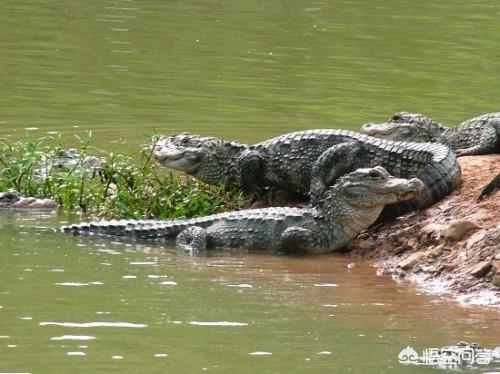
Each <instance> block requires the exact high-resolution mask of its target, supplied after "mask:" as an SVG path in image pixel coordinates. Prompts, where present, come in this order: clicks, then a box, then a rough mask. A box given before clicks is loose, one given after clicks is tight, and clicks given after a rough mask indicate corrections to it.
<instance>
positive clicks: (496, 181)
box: [477, 173, 500, 201]
mask: <svg viewBox="0 0 500 374" xmlns="http://www.w3.org/2000/svg"><path fill="white" fill-rule="evenodd" d="M497 188H500V173H499V174H498V175H497V176H496V177H495V178H493V180H492V181H491V182H490V183H488V184H487V185H486V186H485V187H484V188H483V189H482V191H481V193H480V194H479V197H478V198H477V200H478V201H479V200H481V199H482V198H484V197H485V196H487V195H489V194H490V193H492V192H493V191H494V190H496V189H497Z"/></svg>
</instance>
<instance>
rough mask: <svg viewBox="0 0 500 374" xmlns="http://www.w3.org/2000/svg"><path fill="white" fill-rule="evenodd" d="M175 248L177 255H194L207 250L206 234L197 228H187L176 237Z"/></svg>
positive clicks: (203, 230) (200, 228)
mask: <svg viewBox="0 0 500 374" xmlns="http://www.w3.org/2000/svg"><path fill="white" fill-rule="evenodd" d="M175 246H176V248H177V251H178V252H179V253H182V254H185V255H194V254H197V253H199V252H201V251H204V250H205V249H206V248H207V232H206V230H205V229H204V228H202V227H198V226H192V227H188V228H187V229H184V230H183V231H181V232H180V233H179V235H177V239H176V242H175Z"/></svg>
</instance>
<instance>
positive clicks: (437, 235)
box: [349, 155, 500, 308]
mask: <svg viewBox="0 0 500 374" xmlns="http://www.w3.org/2000/svg"><path fill="white" fill-rule="evenodd" d="M459 162H460V165H461V166H462V185H461V187H460V189H458V190H457V191H455V192H454V193H453V194H452V195H450V196H449V197H447V198H446V199H444V200H442V201H440V202H439V203H437V204H435V205H433V206H432V207H430V208H428V209H426V210H423V211H421V212H418V213H415V214H413V215H408V216H405V217H401V218H400V219H398V220H396V221H394V222H391V223H387V224H385V225H382V226H380V227H374V228H371V229H370V230H369V231H367V232H365V233H363V234H361V235H360V237H359V238H358V239H357V240H356V241H355V242H353V244H352V247H353V250H352V251H351V252H350V254H349V255H350V256H354V257H358V258H359V257H361V258H364V259H370V260H372V261H374V263H375V266H376V267H377V268H378V271H379V272H380V273H381V274H393V275H394V276H395V277H397V278H403V279H408V280H411V281H414V282H417V283H418V284H420V285H421V286H422V287H423V288H424V289H426V290H427V291H429V292H433V293H440V294H449V295H453V296H454V297H456V298H458V300H460V301H463V302H466V303H473V304H481V305H488V306H492V307H497V308H500V190H496V191H495V192H494V193H492V194H491V195H490V196H488V197H486V198H485V199H483V200H482V201H479V202H478V201H477V197H478V195H479V194H480V192H481V190H482V188H483V187H484V186H485V185H486V184H487V183H488V182H489V181H491V180H492V179H493V178H494V177H495V176H496V175H497V174H498V173H499V172H500V155H486V156H470V157H462V158H459Z"/></svg>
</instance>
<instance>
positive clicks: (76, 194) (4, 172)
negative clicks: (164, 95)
mask: <svg viewBox="0 0 500 374" xmlns="http://www.w3.org/2000/svg"><path fill="white" fill-rule="evenodd" d="M75 140H76V149H77V151H78V154H79V156H78V159H77V162H76V164H75V165H71V166H63V167H57V162H58V161H59V160H60V157H59V153H60V151H62V150H66V149H68V148H70V147H69V146H68V145H67V144H66V143H67V139H66V140H65V139H63V138H62V137H60V136H59V137H45V138H41V139H22V140H18V141H10V140H7V139H0V191H5V190H8V189H16V190H17V191H19V192H20V193H21V195H23V196H33V197H39V198H42V197H44V198H52V199H54V200H55V201H57V202H58V203H59V204H60V206H61V208H62V209H65V210H68V211H81V212H83V213H86V214H88V215H91V216H100V217H104V218H108V219H109V218H135V219H140V218H157V219H162V218H164V219H165V218H181V217H182V218H184V217H194V216H202V215H207V214H212V213H217V212H221V211H227V210H233V209H239V208H241V207H242V206H243V202H244V199H243V196H242V194H241V193H240V192H238V191H233V190H229V189H227V188H225V186H209V185H207V184H204V183H202V182H200V181H197V180H195V179H193V178H191V177H186V176H182V175H181V176H175V175H173V174H172V173H170V172H168V170H167V169H165V168H162V167H161V166H160V165H158V164H157V163H156V162H155V161H154V160H153V157H152V147H150V146H144V147H143V148H142V149H140V150H137V151H136V152H106V151H103V150H101V149H98V148H96V147H94V146H92V144H91V140H92V139H91V134H89V135H88V136H85V137H79V136H75ZM153 141H154V139H153ZM74 142H75V141H74V140H73V142H72V143H74ZM72 147H74V145H73V144H72ZM74 148H75V147H74ZM90 155H92V156H97V157H100V158H103V159H105V162H104V163H103V164H102V165H101V167H100V168H99V169H98V170H95V169H94V168H91V167H84V166H83V165H85V160H86V158H87V156H90ZM111 188H113V189H115V191H116V193H115V194H114V197H112V198H109V197H106V195H107V191H109V190H110V189H111Z"/></svg>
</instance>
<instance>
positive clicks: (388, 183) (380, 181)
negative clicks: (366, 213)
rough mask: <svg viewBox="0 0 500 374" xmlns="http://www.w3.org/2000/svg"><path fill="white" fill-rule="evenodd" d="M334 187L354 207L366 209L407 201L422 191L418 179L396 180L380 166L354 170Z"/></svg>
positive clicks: (421, 184) (420, 182) (422, 186)
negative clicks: (336, 187) (350, 200)
mask: <svg viewBox="0 0 500 374" xmlns="http://www.w3.org/2000/svg"><path fill="white" fill-rule="evenodd" d="M336 185H337V186H338V188H339V189H340V190H341V191H342V192H343V193H344V194H345V195H347V196H349V197H351V199H352V200H353V201H354V202H355V203H354V205H356V206H359V207H367V208H368V207H374V206H378V205H381V206H383V205H386V204H394V203H399V202H401V201H405V200H409V199H411V198H413V197H415V196H417V195H418V194H419V193H420V192H422V191H423V190H424V184H423V182H422V181H421V180H420V179H418V178H412V179H403V178H396V177H393V176H392V175H390V174H389V173H388V172H387V170H385V169H384V168H383V167H381V166H376V167H374V168H366V169H358V170H355V171H353V172H351V173H349V174H347V175H346V176H344V177H342V178H340V179H339V181H338V182H337V184H336Z"/></svg>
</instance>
